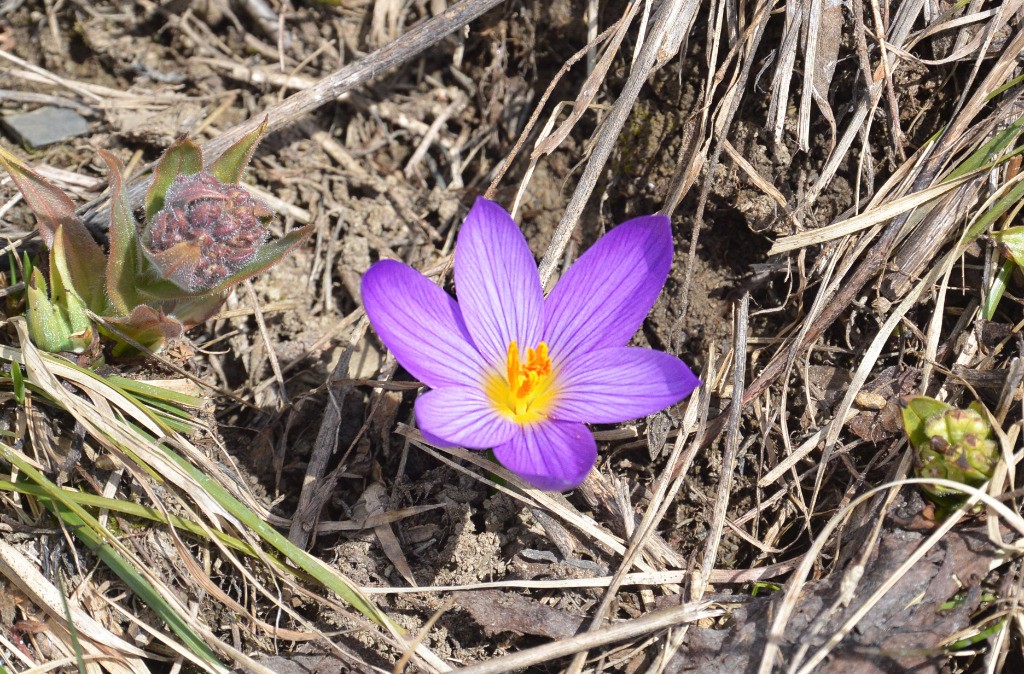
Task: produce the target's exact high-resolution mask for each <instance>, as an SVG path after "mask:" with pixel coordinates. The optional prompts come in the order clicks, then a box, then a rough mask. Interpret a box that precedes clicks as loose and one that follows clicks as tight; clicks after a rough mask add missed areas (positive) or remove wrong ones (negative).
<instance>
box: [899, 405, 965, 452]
mask: <svg viewBox="0 0 1024 674" xmlns="http://www.w3.org/2000/svg"><path fill="white" fill-rule="evenodd" d="M900 407H901V408H902V412H903V428H904V429H905V430H906V432H907V438H908V439H909V440H910V444H912V445H913V446H914V447H915V448H917V449H918V450H920V449H921V448H922V447H925V448H927V447H930V446H931V440H930V438H929V437H928V434H927V433H925V432H924V425H925V422H926V421H927V420H928V419H930V418H931V417H934V416H935V415H937V414H942V413H943V412H946V411H948V410H951V409H953V407H952V406H951V405H947V404H946V403H944V402H942V401H941V400H936V399H935V398H929V397H928V396H907V397H906V398H903V399H902V400H901V401H900Z"/></svg>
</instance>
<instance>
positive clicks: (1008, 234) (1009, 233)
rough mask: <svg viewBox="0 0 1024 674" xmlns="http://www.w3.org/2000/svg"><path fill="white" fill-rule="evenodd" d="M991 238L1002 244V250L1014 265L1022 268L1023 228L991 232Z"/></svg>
mask: <svg viewBox="0 0 1024 674" xmlns="http://www.w3.org/2000/svg"><path fill="white" fill-rule="evenodd" d="M992 238H993V239H995V240H996V241H998V242H999V243H1001V244H1003V249H1004V250H1005V251H1006V254H1007V256H1008V257H1009V258H1010V259H1011V260H1013V262H1014V264H1016V265H1017V266H1018V267H1024V227H1008V228H1007V229H1004V230H1001V231H998V232H993V233H992Z"/></svg>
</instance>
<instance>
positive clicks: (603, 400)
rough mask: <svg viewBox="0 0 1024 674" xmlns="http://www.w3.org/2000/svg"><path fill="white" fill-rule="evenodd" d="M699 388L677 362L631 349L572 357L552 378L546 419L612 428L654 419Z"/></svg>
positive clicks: (684, 367) (613, 349)
mask: <svg viewBox="0 0 1024 674" xmlns="http://www.w3.org/2000/svg"><path fill="white" fill-rule="evenodd" d="M699 385H700V380H699V379H698V378H697V377H696V375H694V374H693V372H691V371H690V368H688V367H687V366H686V364H685V363H683V361H681V360H679V359H678V358H676V357H675V356H673V355H670V354H667V353H663V352H661V351H652V350H650V349H642V348H639V347H634V346H620V347H615V348H610V349H597V350H595V351H589V352H587V353H585V354H582V355H578V356H576V357H575V358H573V359H572V360H571V361H569V362H568V363H566V364H565V365H564V366H563V368H562V369H561V370H560V371H559V373H558V398H557V402H556V403H555V407H554V409H552V410H551V416H552V417H554V418H556V419H564V420H566V421H578V422H584V423H588V424H614V423H618V422H620V421H628V420H630V419H637V418H639V417H645V416H647V415H649V414H654V413H655V412H658V411H660V410H663V409H665V408H666V407H669V406H671V405H674V404H676V403H677V402H679V401H680V400H682V399H683V398H685V397H686V396H688V395H690V393H691V392H692V391H693V390H694V389H695V388H697V387H698V386H699Z"/></svg>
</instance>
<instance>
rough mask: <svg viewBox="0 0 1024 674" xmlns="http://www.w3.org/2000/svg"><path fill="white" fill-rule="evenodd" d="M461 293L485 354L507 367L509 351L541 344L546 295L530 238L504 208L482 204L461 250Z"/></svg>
mask: <svg viewBox="0 0 1024 674" xmlns="http://www.w3.org/2000/svg"><path fill="white" fill-rule="evenodd" d="M455 291H456V293H457V294H458V296H459V307H460V309H461V310H462V317H463V318H464V319H465V321H466V326H467V327H468V328H469V333H470V334H471V335H472V336H473V343H474V344H476V346H477V348H478V349H479V350H480V353H482V354H483V355H484V358H485V359H487V361H488V362H489V363H492V364H494V365H499V366H503V365H504V364H505V362H506V360H507V358H508V346H509V343H510V342H512V341H516V342H517V343H518V346H519V350H520V351H522V352H524V353H525V351H526V349H528V348H531V349H532V348H534V347H536V346H537V343H538V342H539V341H540V333H541V317H542V314H543V305H544V291H543V289H542V288H541V285H540V277H539V276H537V263H536V261H534V259H533V253H531V252H530V247H529V245H527V243H526V238H525V237H524V236H523V233H522V232H521V231H520V230H519V226H518V225H517V224H516V223H515V221H514V220H513V219H512V217H511V216H510V215H509V214H508V213H506V212H505V209H503V208H502V207H501V206H499V205H498V204H496V203H494V202H493V201H488V200H487V199H483V198H480V199H477V200H476V203H475V204H473V208H472V209H471V210H470V211H469V215H467V216H466V222H465V223H464V224H463V225H462V231H461V232H459V240H458V243H457V244H456V246H455Z"/></svg>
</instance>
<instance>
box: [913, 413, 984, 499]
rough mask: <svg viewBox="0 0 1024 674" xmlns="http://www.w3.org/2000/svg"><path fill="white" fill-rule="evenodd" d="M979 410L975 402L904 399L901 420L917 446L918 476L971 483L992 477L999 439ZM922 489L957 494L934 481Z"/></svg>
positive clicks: (938, 494)
mask: <svg viewBox="0 0 1024 674" xmlns="http://www.w3.org/2000/svg"><path fill="white" fill-rule="evenodd" d="M980 410H981V408H980V406H978V405H977V403H975V404H974V405H972V406H971V407H969V408H968V409H965V410H961V409H956V408H954V407H951V406H949V405H946V404H945V403H940V402H939V401H937V400H934V399H931V398H925V397H923V396H919V397H917V398H911V399H909V400H906V401H904V406H903V422H904V426H905V427H906V430H907V436H908V437H909V438H910V441H911V444H913V446H914V449H915V450H917V453H916V456H915V462H914V467H915V472H916V474H917V475H918V476H919V477H925V478H929V477H930V478H942V479H946V480H951V481H954V482H961V483H963V484H966V485H970V486H972V487H978V486H981V485H982V484H984V483H985V482H986V481H987V480H988V479H989V478H990V477H992V471H993V470H995V467H996V464H997V463H998V462H999V456H1000V451H999V443H998V442H997V441H996V438H995V433H994V431H993V430H992V427H991V426H990V425H989V422H988V419H987V418H986V417H985V415H984V414H982V412H981V411H980ZM925 491H926V492H927V493H929V494H930V495H932V496H934V497H939V498H947V497H950V496H954V495H959V494H960V492H958V491H956V490H954V489H948V488H945V487H939V486H934V485H929V486H926V487H925Z"/></svg>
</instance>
